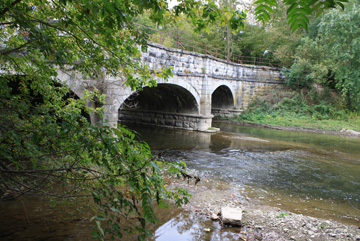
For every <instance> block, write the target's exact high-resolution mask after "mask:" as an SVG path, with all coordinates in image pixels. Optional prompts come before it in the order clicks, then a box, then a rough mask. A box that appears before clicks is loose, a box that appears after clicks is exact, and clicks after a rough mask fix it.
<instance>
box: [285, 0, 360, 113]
mask: <svg viewBox="0 0 360 241" xmlns="http://www.w3.org/2000/svg"><path fill="white" fill-rule="evenodd" d="M346 6H347V8H346V10H345V11H342V10H338V9H334V10H331V11H330V12H329V13H327V14H325V15H324V16H323V17H322V18H321V19H320V20H319V21H316V22H314V24H313V25H312V26H311V27H310V30H311V31H310V32H309V36H307V37H305V38H303V39H302V41H301V44H300V46H299V47H298V48H297V49H296V55H295V57H296V59H295V63H294V65H293V66H292V67H291V69H290V72H289V74H288V77H289V78H288V81H289V83H290V84H294V85H299V86H311V85H312V83H318V84H322V85H327V86H328V87H330V88H334V89H337V90H338V91H339V92H341V93H342V96H343V99H344V100H345V103H346V105H347V107H349V108H350V109H352V110H357V111H359V110H360V108H359V106H360V95H359V92H360V80H359V79H360V78H359V77H360V72H359V71H360V70H359V68H360V61H359V58H358V56H359V55H360V48H359V43H360V30H359V26H360V10H359V7H358V6H359V1H353V2H351V3H349V4H347V5H346Z"/></svg>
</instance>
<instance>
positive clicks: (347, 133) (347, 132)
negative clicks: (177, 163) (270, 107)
mask: <svg viewBox="0 0 360 241" xmlns="http://www.w3.org/2000/svg"><path fill="white" fill-rule="evenodd" d="M213 122H215V123H216V122H218V123H228V124H234V125H245V126H254V127H263V128H269V129H275V130H287V131H302V132H310V133H321V134H329V135H342V136H351V137H355V138H356V137H357V138H360V132H358V131H354V130H351V129H345V128H343V129H342V130H340V131H336V130H324V129H315V128H306V127H295V126H277V125H270V124H263V123H254V122H246V121H240V120H234V119H225V118H221V119H220V118H214V119H213Z"/></svg>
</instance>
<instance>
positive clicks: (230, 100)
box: [211, 85, 235, 116]
mask: <svg viewBox="0 0 360 241" xmlns="http://www.w3.org/2000/svg"><path fill="white" fill-rule="evenodd" d="M234 103H235V102H234V96H233V93H232V91H231V89H230V88H229V87H228V86H226V85H220V86H219V87H217V88H216V89H215V90H214V91H213V92H212V95H211V113H212V114H213V115H215V116H224V115H230V113H229V110H232V109H234V107H235V106H234Z"/></svg>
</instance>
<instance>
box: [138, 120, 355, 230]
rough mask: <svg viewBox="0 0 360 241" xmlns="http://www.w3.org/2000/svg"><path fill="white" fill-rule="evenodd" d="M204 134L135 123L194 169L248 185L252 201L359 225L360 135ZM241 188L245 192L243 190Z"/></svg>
mask: <svg viewBox="0 0 360 241" xmlns="http://www.w3.org/2000/svg"><path fill="white" fill-rule="evenodd" d="M216 127H220V129H221V130H222V131H223V132H220V133H213V134H210V133H200V132H188V131H181V130H169V129H156V128H151V129H147V128H142V127H136V130H137V131H138V132H139V133H140V135H141V138H142V139H144V140H145V141H147V142H148V143H149V145H150V147H151V148H152V149H153V150H154V152H159V151H161V152H164V155H165V156H166V157H167V158H168V159H170V160H174V161H176V160H185V161H186V163H187V165H188V167H189V169H190V171H192V172H195V173H197V174H198V175H200V176H202V177H208V178H209V179H211V180H213V181H216V182H221V183H226V184H227V185H229V188H232V189H233V190H234V191H235V192H237V190H242V189H244V188H245V189H246V192H245V193H243V192H241V195H246V196H247V197H248V198H250V199H251V200H252V201H255V202H260V203H266V204H268V205H272V206H281V208H283V209H286V210H289V211H293V212H295V213H303V214H306V215H312V216H317V217H324V218H328V219H337V220H340V221H342V222H345V223H349V224H357V225H358V220H359V219H360V211H359V209H360V140H359V139H356V138H349V137H342V136H333V135H324V134H313V133H302V132H290V131H279V130H271V129H264V128H254V127H243V126H235V125H230V124H218V125H217V126H216ZM238 192H239V193H240V191H238Z"/></svg>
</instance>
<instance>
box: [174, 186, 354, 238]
mask: <svg viewBox="0 0 360 241" xmlns="http://www.w3.org/2000/svg"><path fill="white" fill-rule="evenodd" d="M169 187H181V188H185V189H187V190H189V193H190V194H191V195H192V197H191V198H190V202H189V203H188V204H186V205H185V206H184V207H183V208H184V209H185V210H186V211H188V212H191V213H195V214H196V215H200V216H202V217H203V218H204V219H208V220H211V219H212V220H213V221H212V222H213V223H219V222H221V221H220V220H218V219H217V218H218V215H219V212H220V209H221V207H237V208H241V209H242V210H243V227H241V228H240V227H239V228H230V229H229V228H227V227H221V229H223V230H224V232H230V233H231V232H232V233H237V234H238V236H237V240H268V241H282V240H284V241H285V240H312V241H326V240H329V241H333V240H353V241H359V240H360V227H358V226H354V225H346V224H342V223H340V222H337V221H334V220H326V219H322V218H315V217H310V216H306V215H302V214H296V213H292V212H288V211H287V210H283V209H281V208H279V207H270V206H266V205H259V204H256V203H254V202H252V201H251V200H246V199H242V197H241V196H239V195H237V194H236V193H234V192H233V191H231V190H221V188H220V189H219V187H216V185H213V184H212V183H211V181H207V180H204V181H202V182H200V183H198V184H197V185H194V183H188V182H185V181H184V182H178V181H173V182H170V183H169ZM215 219H216V220H215ZM359 225H360V223H359ZM216 227H217V226H216V225H214V224H208V227H205V228H203V230H205V232H214V233H216V230H214V229H216ZM227 229H228V230H227Z"/></svg>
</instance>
